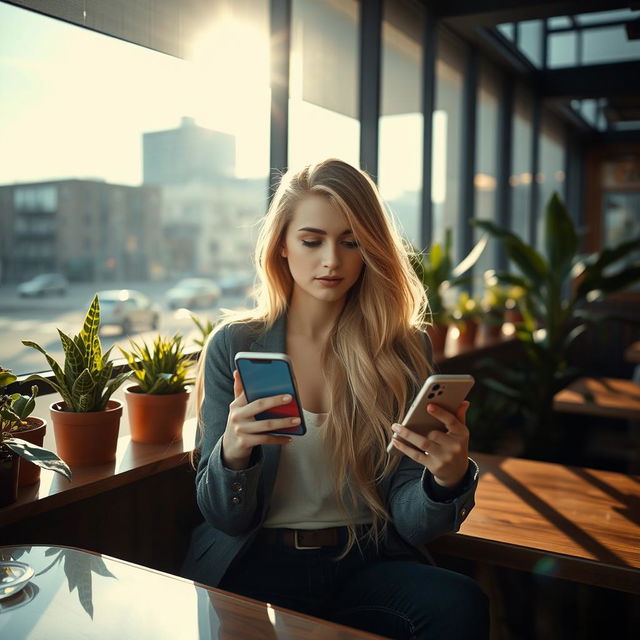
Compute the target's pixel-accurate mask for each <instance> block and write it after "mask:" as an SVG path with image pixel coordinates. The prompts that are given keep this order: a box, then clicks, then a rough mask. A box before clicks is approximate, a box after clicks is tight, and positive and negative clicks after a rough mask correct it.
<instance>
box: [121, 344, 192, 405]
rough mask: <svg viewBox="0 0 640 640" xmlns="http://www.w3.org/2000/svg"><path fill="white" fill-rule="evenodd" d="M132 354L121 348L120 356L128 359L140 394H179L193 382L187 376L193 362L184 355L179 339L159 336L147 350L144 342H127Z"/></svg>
mask: <svg viewBox="0 0 640 640" xmlns="http://www.w3.org/2000/svg"><path fill="white" fill-rule="evenodd" d="M130 343H131V351H130V352H128V351H125V350H124V349H123V348H122V347H120V351H122V355H123V356H124V357H125V358H126V359H127V362H128V363H129V367H130V368H131V371H132V372H133V376H135V378H136V381H137V383H138V386H139V387H140V391H141V392H142V393H149V394H153V395H167V394H170V393H182V392H183V391H185V389H186V386H187V385H188V384H191V383H192V382H193V380H192V379H191V378H188V377H187V373H188V370H189V367H190V366H191V364H192V362H191V359H190V357H189V356H188V355H185V354H184V351H183V345H182V337H181V336H179V335H175V336H173V337H172V338H163V337H162V336H158V337H157V338H156V339H155V340H154V341H153V349H152V350H150V349H149V347H148V346H147V344H146V342H144V341H142V342H141V343H137V342H134V341H133V340H131V341H130Z"/></svg>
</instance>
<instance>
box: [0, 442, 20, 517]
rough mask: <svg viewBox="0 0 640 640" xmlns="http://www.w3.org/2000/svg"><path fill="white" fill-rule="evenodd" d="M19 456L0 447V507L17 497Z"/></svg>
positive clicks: (11, 502) (10, 502)
mask: <svg viewBox="0 0 640 640" xmlns="http://www.w3.org/2000/svg"><path fill="white" fill-rule="evenodd" d="M19 469H20V456H19V455H18V454H17V453H14V452H13V451H11V450H10V449H7V448H6V447H0V507H6V506H7V505H10V504H13V503H14V502H15V501H16V500H17V499H18V473H19Z"/></svg>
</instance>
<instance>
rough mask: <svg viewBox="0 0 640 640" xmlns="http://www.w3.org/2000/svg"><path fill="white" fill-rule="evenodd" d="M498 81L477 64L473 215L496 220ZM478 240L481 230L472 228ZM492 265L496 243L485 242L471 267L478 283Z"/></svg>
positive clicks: (490, 69)
mask: <svg viewBox="0 0 640 640" xmlns="http://www.w3.org/2000/svg"><path fill="white" fill-rule="evenodd" d="M499 98H500V84H499V79H498V75H497V72H496V70H495V69H494V68H493V67H491V66H489V65H488V64H481V65H480V69H479V74H478V96H477V102H476V149H475V154H476V162H475V164H476V172H475V176H474V187H475V215H474V217H475V218H478V219H482V220H491V221H493V222H496V220H497V211H496V181H497V175H498V145H497V141H498V100H499ZM474 235H475V240H476V241H477V240H479V239H480V237H481V236H482V231H480V230H479V229H476V230H475V231H474ZM495 266H496V243H495V241H494V240H489V244H488V245H487V247H486V248H485V250H484V252H483V253H482V255H481V256H480V259H479V260H478V262H477V263H476V265H475V267H474V270H475V276H476V278H475V279H476V282H478V283H479V286H481V284H480V283H481V276H482V274H483V272H484V271H486V270H487V269H494V268H495Z"/></svg>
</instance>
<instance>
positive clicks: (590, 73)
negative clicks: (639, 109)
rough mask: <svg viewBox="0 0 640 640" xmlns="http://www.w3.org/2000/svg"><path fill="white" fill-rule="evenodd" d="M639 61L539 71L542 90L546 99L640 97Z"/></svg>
mask: <svg viewBox="0 0 640 640" xmlns="http://www.w3.org/2000/svg"><path fill="white" fill-rule="evenodd" d="M636 78H640V61H631V62H616V63H611V64H594V65H588V66H582V67H567V68H565V69H551V70H546V71H540V72H539V74H538V81H539V85H538V86H539V89H540V92H541V94H542V96H544V97H547V98H569V99H572V98H602V97H609V98H613V97H615V96H640V88H639V87H638V83H637V81H636Z"/></svg>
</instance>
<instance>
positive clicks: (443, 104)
mask: <svg viewBox="0 0 640 640" xmlns="http://www.w3.org/2000/svg"><path fill="white" fill-rule="evenodd" d="M462 50H463V49H462V47H461V46H460V44H459V42H458V41H457V40H456V39H455V38H453V37H452V36H448V35H447V34H441V35H440V40H439V43H438V60H437V63H436V106H435V110H434V113H433V147H432V163H433V164H432V175H431V199H432V202H433V241H436V242H443V241H444V234H445V230H446V229H451V230H452V232H453V234H454V236H455V233H456V230H457V229H458V228H459V226H460V171H461V155H460V153H461V148H460V147H461V144H462V143H461V140H460V125H461V121H462V81H463V68H464V57H463V54H462ZM453 251H454V255H455V256H456V258H458V257H459V256H457V243H456V242H455V238H454V242H453Z"/></svg>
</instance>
